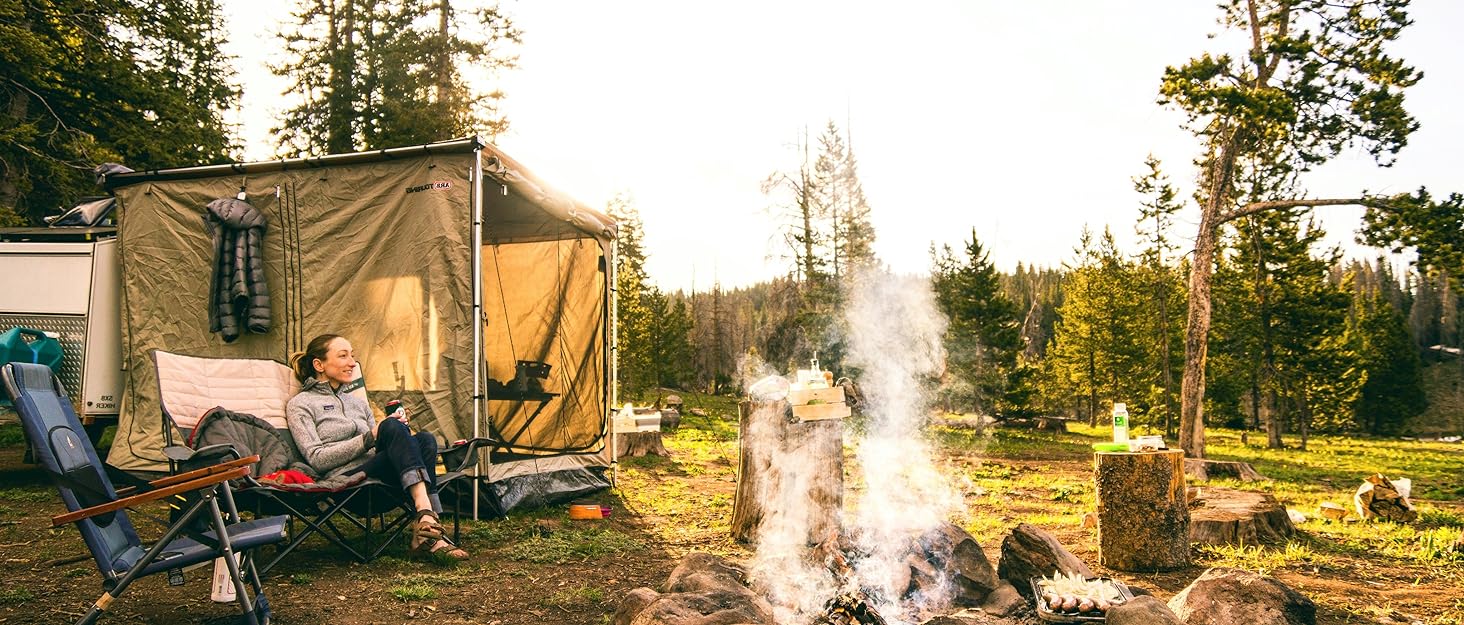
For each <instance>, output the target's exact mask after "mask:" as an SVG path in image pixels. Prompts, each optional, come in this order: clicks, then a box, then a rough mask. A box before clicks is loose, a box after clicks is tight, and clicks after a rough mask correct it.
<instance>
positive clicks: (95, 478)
mask: <svg viewBox="0 0 1464 625" xmlns="http://www.w3.org/2000/svg"><path fill="white" fill-rule="evenodd" d="M0 380H3V384H4V387H5V393H6V394H7V395H8V396H9V397H10V399H11V401H13V402H14V404H15V411H16V412H17V413H18V414H19V415H20V421H21V423H22V425H23V427H24V430H25V435H26V440H27V442H28V444H29V445H30V447H31V449H32V451H33V453H34V454H35V458H36V460H37V461H38V462H39V463H40V465H41V466H42V467H43V468H44V469H45V471H46V472H47V473H48V474H49V475H50V476H51V478H52V481H53V482H54V483H55V484H56V488H57V489H58V490H59V491H60V493H61V500H62V501H63V502H64V503H65V505H66V509H67V510H69V512H67V513H66V514H61V515H57V516H55V517H52V519H51V524H52V525H53V526H60V525H65V524H67V523H75V524H76V527H77V529H78V530H80V532H81V536H82V539H83V540H84V541H85V542H86V546H87V549H89V550H90V551H91V553H92V556H93V557H94V558H95V559H96V565H97V571H98V572H100V573H101V575H102V588H103V590H104V592H103V593H102V596H101V597H100V598H98V599H97V600H96V602H95V603H93V604H92V606H91V609H90V610H88V611H87V613H86V614H85V615H83V616H82V617H81V620H79V621H77V622H78V623H95V622H96V620H97V619H98V618H100V617H101V615H102V613H103V612H104V611H105V610H106V609H107V608H108V607H109V606H110V605H111V603H112V601H113V600H114V599H116V598H117V597H120V596H122V593H124V592H126V591H127V588H128V586H129V585H130V584H131V583H132V582H133V581H134V580H136V579H137V578H139V577H143V576H147V575H152V574H154V573H161V572H164V571H175V570H181V569H182V568H183V567H186V566H191V565H194V564H199V563H202V562H208V561H210V560H213V559H214V558H219V557H223V558H225V561H226V562H228V567H229V575H230V576H231V579H232V580H233V582H234V588H235V591H236V597H237V601H238V602H239V607H240V609H241V610H242V611H243V614H244V622H245V623H248V624H249V625H260V624H267V623H269V601H268V600H267V599H266V598H265V596H264V587H263V586H262V585H261V584H260V581H259V574H258V572H257V571H256V569H255V566H254V550H255V549H256V548H257V547H261V546H264V545H271V544H277V543H280V542H283V541H285V540H286V538H287V534H286V530H285V520H286V519H285V517H282V516H276V517H268V518H257V519H255V520H253V521H242V520H241V519H240V517H239V513H238V510H237V509H236V508H235V505H234V499H233V497H232V496H231V490H230V487H229V482H228V481H229V480H232V479H237V478H239V477H241V476H244V475H247V474H248V472H249V468H248V467H249V465H250V464H252V463H253V462H255V461H257V460H258V458H257V457H247V458H240V459H235V460H233V461H230V462H225V463H222V464H217V465H214V466H210V467H205V468H201V469H198V470H195V471H189V472H187V473H182V474H178V475H173V476H169V477H166V478H163V479H160V480H154V481H152V482H149V483H147V484H146V485H145V487H144V488H145V490H143V492H139V493H137V494H130V495H129V496H126V497H119V496H118V493H117V491H116V489H115V488H113V485H112V481H111V479H110V478H109V477H108V476H107V472H106V470H105V469H104V468H103V466H102V462H101V460H100V459H99V458H98V457H97V453H96V450H95V449H93V448H92V446H91V443H90V442H89V441H88V440H87V437H86V433H85V431H84V430H83V429H82V427H81V421H80V420H79V419H77V417H76V412H75V411H74V410H73V408H72V406H71V400H70V399H68V398H67V397H66V392H65V390H63V389H62V387H61V381H60V379H58V378H57V377H56V376H55V374H53V373H52V372H51V370H50V369H49V368H47V367H46V366H45V365H36V364H25V363H18V362H17V363H9V364H6V365H4V366H3V367H0ZM182 494H192V495H193V496H192V497H191V501H192V503H191V505H188V506H186V507H185V509H184V511H183V513H182V514H181V515H180V516H179V517H178V518H177V519H176V520H175V521H173V522H172V523H171V524H168V526H167V530H166V531H165V532H164V533H163V537H162V538H160V539H159V540H158V541H157V542H156V543H154V544H153V545H152V546H148V545H145V544H143V543H142V541H141V539H139V538H138V536H137V532H136V530H135V529H134V528H133V526H132V522H131V520H130V519H129V517H128V514H127V510H128V509H132V508H134V507H136V506H138V505H140V504H144V503H148V502H154V501H159V500H163V499H169V498H172V497H174V496H177V495H182ZM220 500H222V501H223V503H224V506H223V507H222V509H221V507H220V505H219V501H220ZM201 519H202V520H205V522H204V523H201V524H200V523H197V522H198V521H199V520H201ZM199 525H202V527H204V528H208V529H206V530H202V531H200V530H199V529H197V528H198V526H199ZM235 553H237V554H240V555H241V556H242V558H241V559H240V560H239V561H238V562H237V563H236V561H235V559H234V558H233V557H232V554H235ZM246 572H247V574H248V575H247V579H248V581H249V585H250V586H251V587H252V589H253V591H254V596H253V598H251V597H250V594H249V592H248V590H247V589H246V588H245V579H246V576H245V575H244V573H246Z"/></svg>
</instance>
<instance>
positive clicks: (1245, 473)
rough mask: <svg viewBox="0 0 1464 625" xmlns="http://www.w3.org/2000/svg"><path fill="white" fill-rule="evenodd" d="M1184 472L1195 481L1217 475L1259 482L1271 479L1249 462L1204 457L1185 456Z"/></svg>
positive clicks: (1209, 478) (1202, 480)
mask: <svg viewBox="0 0 1464 625" xmlns="http://www.w3.org/2000/svg"><path fill="white" fill-rule="evenodd" d="M1184 474H1185V476H1186V477H1188V478H1189V479H1191V480H1194V481H1197V482H1207V481H1209V480H1213V479H1215V478H1219V477H1229V478H1235V479H1237V480H1240V481H1242V482H1259V481H1262V480H1268V479H1271V478H1268V477H1266V476H1264V475H1261V474H1260V473H1259V472H1258V471H1256V469H1255V467H1252V466H1251V465H1250V463H1249V462H1230V461H1226V460H1207V459H1205V458H1185V459H1184Z"/></svg>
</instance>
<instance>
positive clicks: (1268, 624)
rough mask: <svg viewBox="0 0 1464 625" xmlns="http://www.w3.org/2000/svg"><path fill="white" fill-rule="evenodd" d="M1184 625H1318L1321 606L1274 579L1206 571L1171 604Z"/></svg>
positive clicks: (1224, 570)
mask: <svg viewBox="0 0 1464 625" xmlns="http://www.w3.org/2000/svg"><path fill="white" fill-rule="evenodd" d="M1169 608H1170V609H1171V610H1174V613H1175V615H1177V616H1178V617H1179V620H1180V621H1181V622H1183V623H1184V625H1283V624H1284V625H1316V622H1317V606H1316V604H1314V603H1312V601H1311V599H1308V598H1306V597H1304V596H1302V595H1301V594H1300V593H1298V592H1296V591H1295V590H1292V589H1290V588H1288V587H1287V586H1286V584H1283V583H1281V582H1280V581H1279V580H1277V579H1276V578H1274V577H1269V576H1265V575H1258V574H1256V573H1251V572H1250V571H1242V570H1239V569H1228V568H1219V567H1217V568H1213V569H1210V570H1208V571H1205V572H1204V574H1203V575H1200V577H1199V579H1196V580H1195V581H1194V583H1191V584H1190V585H1189V586H1188V587H1186V588H1185V589H1184V590H1181V591H1179V594H1177V595H1174V598H1172V599H1170V600H1169Z"/></svg>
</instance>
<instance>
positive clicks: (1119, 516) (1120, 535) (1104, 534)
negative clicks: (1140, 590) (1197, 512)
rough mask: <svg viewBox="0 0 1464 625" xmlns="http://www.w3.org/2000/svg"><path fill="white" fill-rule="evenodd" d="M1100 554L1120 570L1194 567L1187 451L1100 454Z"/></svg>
mask: <svg viewBox="0 0 1464 625" xmlns="http://www.w3.org/2000/svg"><path fill="white" fill-rule="evenodd" d="M1094 456H1095V461H1094V481H1095V482H1096V484H1097V491H1098V558H1099V562H1101V563H1102V564H1103V566H1106V567H1108V568H1110V569H1116V570H1120V571H1171V570H1174V569H1178V568H1183V567H1186V566H1189V563H1190V559H1189V555H1190V547H1189V525H1190V514H1189V507H1188V505H1187V504H1188V502H1187V500H1186V498H1185V488H1184V462H1183V461H1184V452H1183V451H1180V450H1177V449H1176V450H1168V451H1158V452H1140V453H1129V452H1119V453H1098V454H1094Z"/></svg>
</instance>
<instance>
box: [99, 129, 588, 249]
mask: <svg viewBox="0 0 1464 625" xmlns="http://www.w3.org/2000/svg"><path fill="white" fill-rule="evenodd" d="M466 152H480V153H481V154H482V155H483V156H482V158H483V172H484V174H485V175H486V176H487V177H488V178H490V179H492V181H493V182H494V183H495V184H496V186H499V188H500V190H501V192H498V193H485V198H486V202H485V204H486V205H487V206H488V207H490V209H491V210H492V212H493V213H494V218H493V222H492V223H491V224H486V228H485V234H484V241H485V242H486V243H497V242H517V241H544V240H556V239H563V238H566V234H567V233H566V232H565V228H566V226H568V227H570V228H573V229H574V230H576V231H578V233H579V234H583V235H589V236H591V237H594V238H595V239H598V240H600V241H601V242H605V241H609V240H610V239H613V238H615V234H616V224H615V220H613V219H611V218H610V217H608V216H606V215H605V214H604V213H601V212H599V211H597V210H595V209H592V208H590V207H589V206H586V205H585V204H583V203H581V202H579V201H577V200H575V199H573V198H571V197H569V196H568V195H565V194H563V193H561V192H559V191H557V190H555V189H554V188H553V187H550V186H549V185H548V184H547V183H545V182H544V181H543V180H541V179H539V178H538V177H537V176H535V175H534V174H533V173H532V172H530V171H529V170H528V169H527V168H525V167H524V166H523V165H522V164H520V163H519V162H517V161H515V160H513V159H512V158H510V157H509V156H508V155H507V154H504V153H503V152H501V151H499V150H498V148H496V147H494V146H493V145H492V144H490V143H488V142H487V141H486V140H484V139H483V138H482V137H480V136H477V135H474V136H471V137H463V138H460V139H453V140H450V141H441V142H437V143H427V144H424V145H415V146H407V147H399V148H386V149H381V150H371V151H368V152H352V153H349V154H331V155H329V156H318V157H302V158H291V159H281V160H275V161H256V162H252V163H225V164H222V165H200V166H196V167H178V168H171V169H151V170H146V171H135V172H128V173H123V174H111V175H108V176H106V178H105V182H104V186H105V187H106V188H107V190H108V191H113V190H115V189H118V188H121V187H125V186H130V185H135V184H140V183H144V182H153V181H165V180H167V181H170V180H189V179H195V178H212V177H216V176H225V175H231V174H233V175H250V174H262V173H269V172H279V171H292V170H306V169H319V168H322V167H328V166H332V165H345V164H358V163H375V162H381V161H390V160H396V159H400V158H406V157H413V156H421V155H424V154H453V153H466ZM485 186H487V185H486V181H485ZM490 190H491V189H490Z"/></svg>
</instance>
